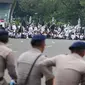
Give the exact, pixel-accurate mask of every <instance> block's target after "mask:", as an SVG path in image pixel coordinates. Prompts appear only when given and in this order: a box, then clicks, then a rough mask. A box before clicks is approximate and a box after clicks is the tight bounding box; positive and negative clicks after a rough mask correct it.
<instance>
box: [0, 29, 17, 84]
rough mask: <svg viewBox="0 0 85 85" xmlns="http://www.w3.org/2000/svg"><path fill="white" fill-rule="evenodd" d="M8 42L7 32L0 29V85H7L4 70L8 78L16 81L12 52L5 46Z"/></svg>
mask: <svg viewBox="0 0 85 85" xmlns="http://www.w3.org/2000/svg"><path fill="white" fill-rule="evenodd" d="M8 41H9V39H8V32H7V31H5V30H4V29H0V85H2V84H3V85H7V82H6V81H5V79H4V74H5V70H6V69H7V70H8V73H9V75H10V77H11V78H12V79H14V80H15V81H16V80H17V75H16V71H15V61H14V56H13V53H12V50H11V49H10V48H8V47H7V46H6V44H7V43H8Z"/></svg>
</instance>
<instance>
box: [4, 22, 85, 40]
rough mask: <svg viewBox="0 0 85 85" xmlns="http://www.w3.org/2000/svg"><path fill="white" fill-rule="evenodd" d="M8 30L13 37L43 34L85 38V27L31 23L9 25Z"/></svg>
mask: <svg viewBox="0 0 85 85" xmlns="http://www.w3.org/2000/svg"><path fill="white" fill-rule="evenodd" d="M6 30H7V31H8V32H9V37H11V38H25V39H26V38H32V36H33V35H36V34H43V35H45V36H46V37H47V38H49V39H70V40H84V39H85V30H84V27H82V28H81V27H78V26H69V25H62V26H57V25H55V24H52V25H50V24H49V23H48V24H42V25H41V24H38V25H35V24H33V23H32V24H29V25H26V26H21V25H19V26H16V25H15V24H13V25H11V26H8V27H7V28H6Z"/></svg>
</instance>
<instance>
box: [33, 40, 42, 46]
mask: <svg viewBox="0 0 85 85" xmlns="http://www.w3.org/2000/svg"><path fill="white" fill-rule="evenodd" d="M41 43H42V40H32V41H31V45H32V47H40V46H41Z"/></svg>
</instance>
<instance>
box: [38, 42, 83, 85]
mask: <svg viewBox="0 0 85 85" xmlns="http://www.w3.org/2000/svg"><path fill="white" fill-rule="evenodd" d="M69 49H70V51H71V54H68V55H64V54H62V55H57V56H55V57H52V58H49V59H46V60H44V61H42V62H41V63H40V64H39V65H40V68H41V70H42V71H44V72H45V73H46V74H50V75H52V74H51V73H50V72H49V71H48V69H47V67H48V66H56V85H79V84H81V85H85V76H84V75H85V61H84V60H83V57H84V55H85V42H81V41H78V42H75V43H73V44H72V45H71V46H70V47H69Z"/></svg>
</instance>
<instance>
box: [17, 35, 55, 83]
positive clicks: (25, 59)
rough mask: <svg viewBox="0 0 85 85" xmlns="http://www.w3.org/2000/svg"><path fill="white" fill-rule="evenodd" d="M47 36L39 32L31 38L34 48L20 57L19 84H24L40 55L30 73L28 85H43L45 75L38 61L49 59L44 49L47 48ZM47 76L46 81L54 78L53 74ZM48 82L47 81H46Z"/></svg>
mask: <svg viewBox="0 0 85 85" xmlns="http://www.w3.org/2000/svg"><path fill="white" fill-rule="evenodd" d="M45 39H46V38H45V36H44V35H41V34H38V35H34V36H33V37H32V40H31V46H32V48H31V49H30V50H29V51H27V52H25V53H23V54H21V55H20V57H19V59H18V66H17V67H18V81H17V83H18V84H19V85H24V83H25V80H26V78H27V76H28V73H29V70H30V68H31V66H32V64H33V62H34V60H35V59H36V58H37V57H38V56H39V55H41V56H40V58H39V59H38V60H37V62H36V63H35V65H34V67H33V70H32V72H31V74H30V77H29V80H27V81H28V83H27V85H41V78H42V77H43V74H44V72H42V71H41V68H39V67H38V63H39V62H40V61H42V60H44V59H47V57H46V56H45V55H43V51H44V49H45ZM48 69H49V71H51V68H48ZM44 75H45V76H46V82H47V81H49V80H51V79H53V77H54V76H53V75H52V76H50V75H47V74H44ZM46 84H47V83H46Z"/></svg>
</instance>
